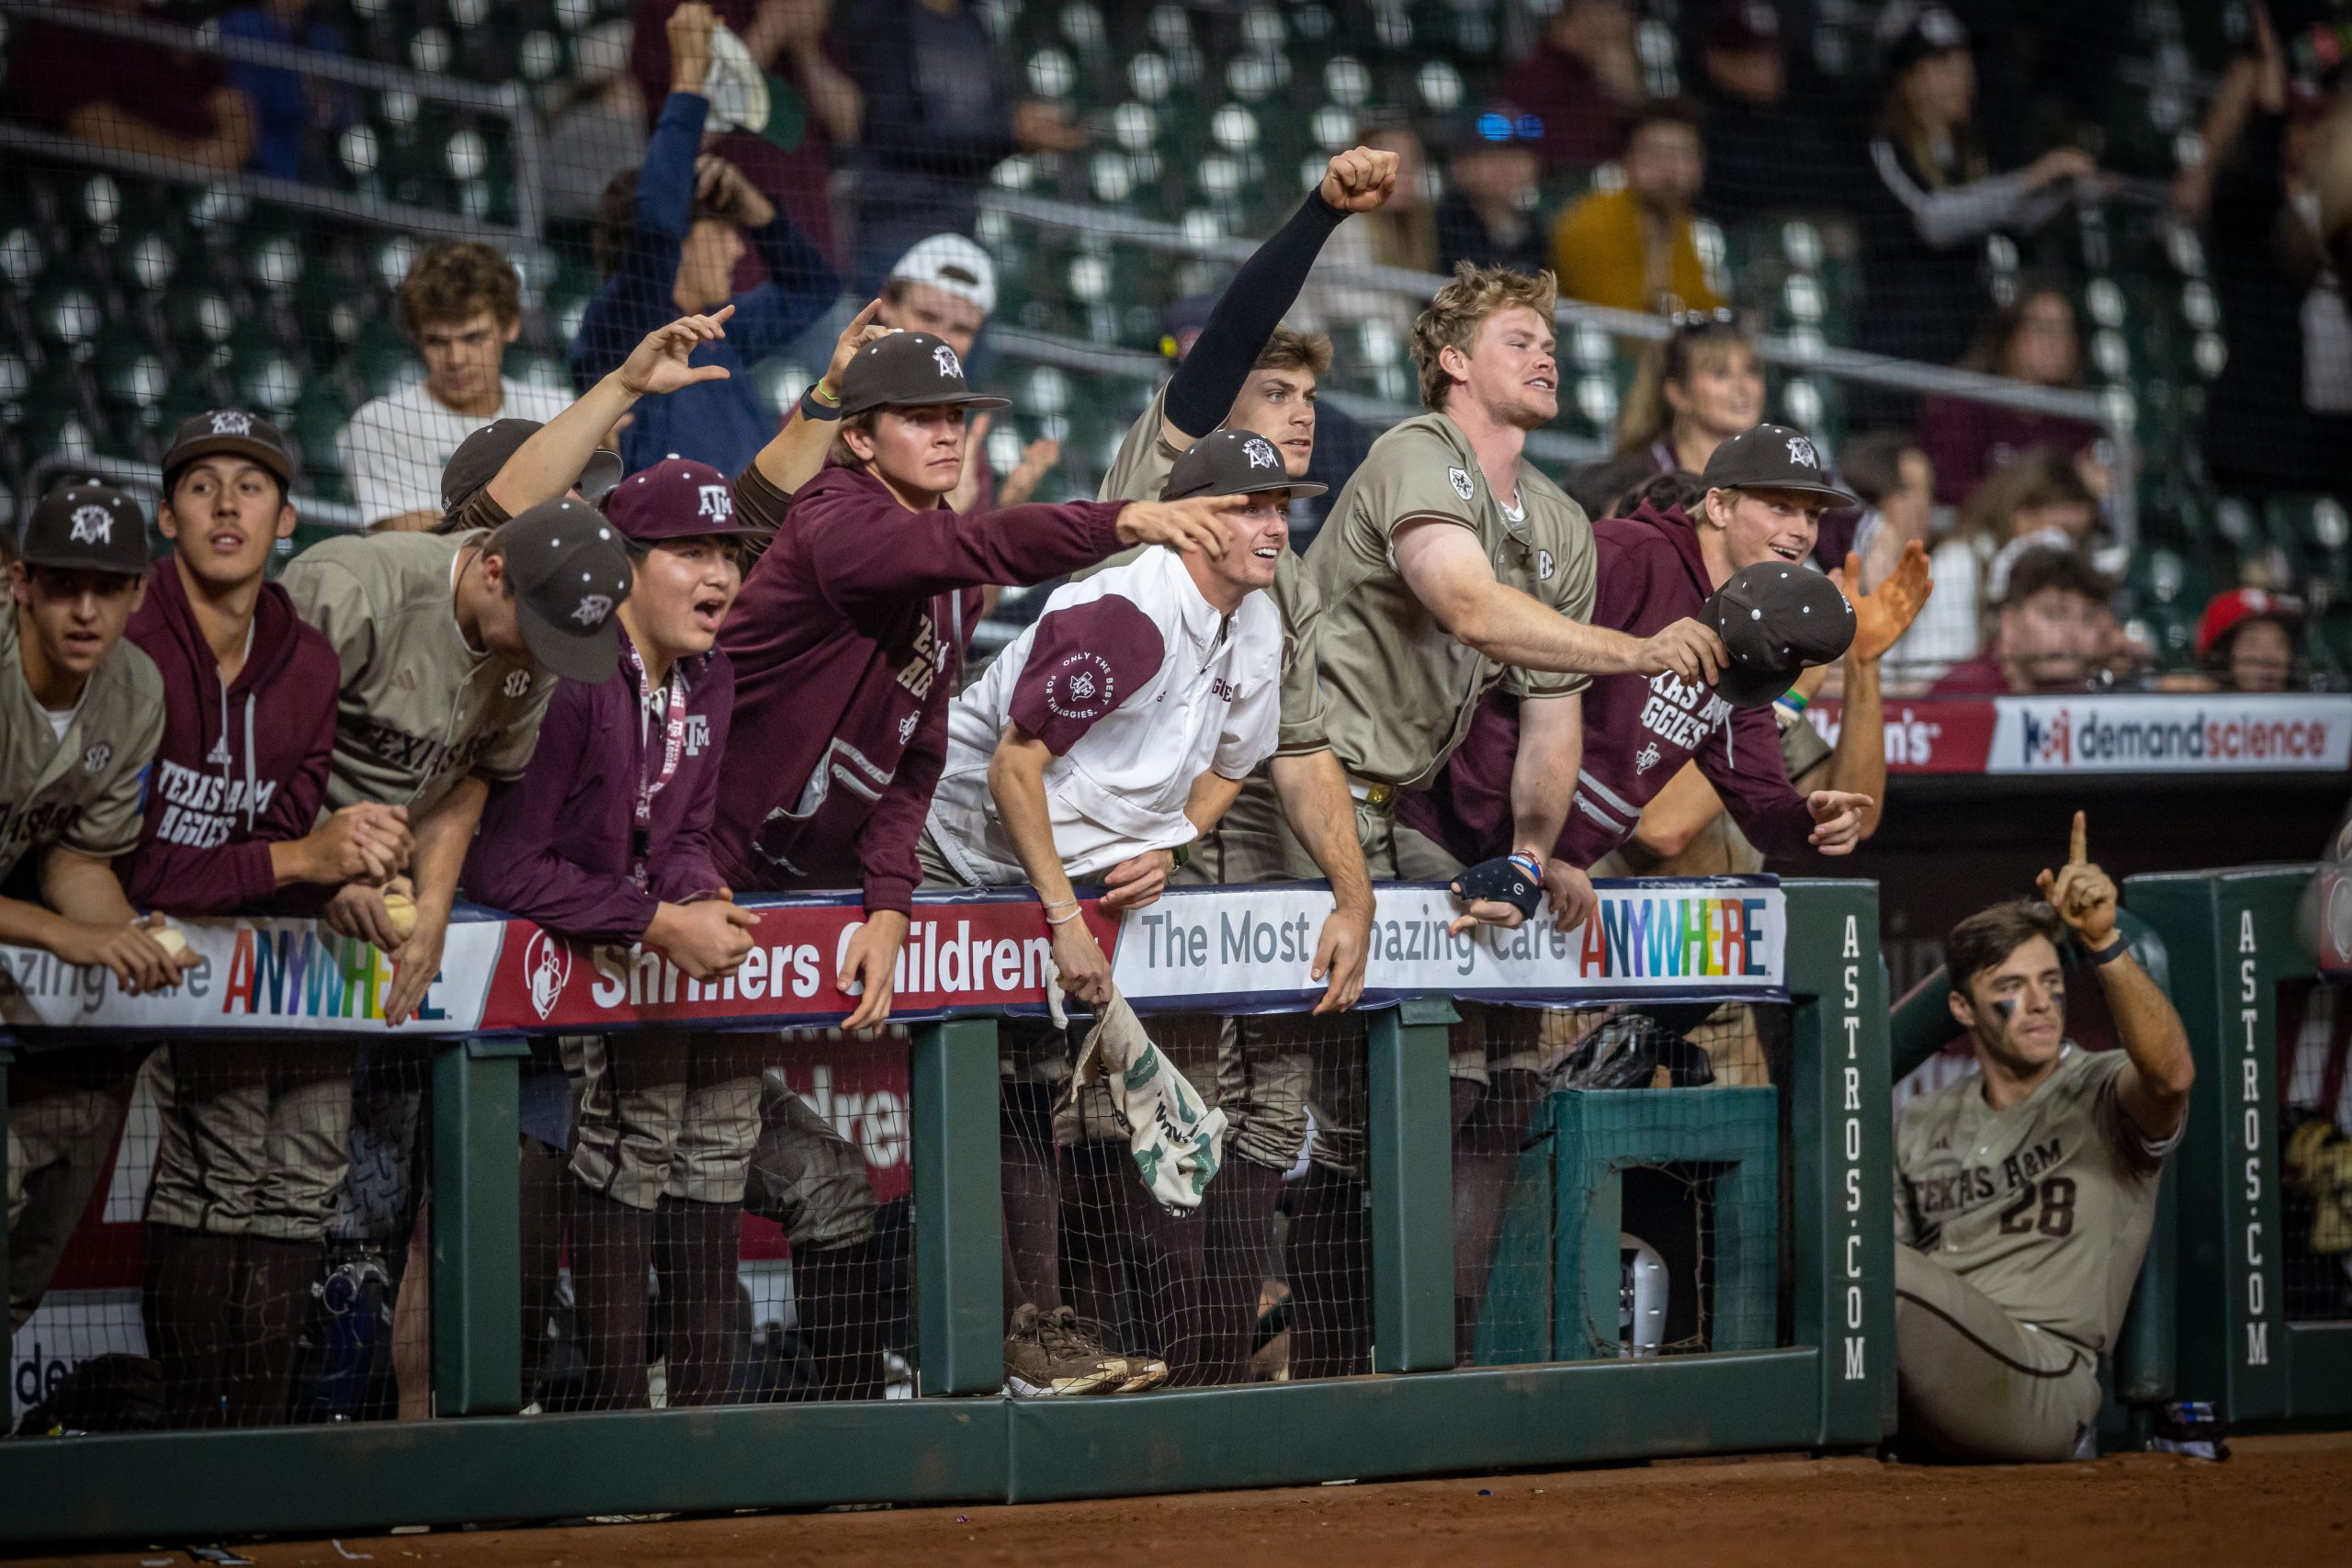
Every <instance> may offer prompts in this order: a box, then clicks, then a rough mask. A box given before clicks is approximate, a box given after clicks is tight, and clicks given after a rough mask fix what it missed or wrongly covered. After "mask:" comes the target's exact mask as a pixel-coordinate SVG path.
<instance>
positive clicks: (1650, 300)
mask: <svg viewBox="0 0 2352 1568" xmlns="http://www.w3.org/2000/svg"><path fill="white" fill-rule="evenodd" d="M1624 166H1625V183H1624V185H1623V186H1622V187H1621V188H1619V189H1617V190H1612V191H1600V190H1596V191H1594V192H1593V193H1592V194H1591V195H1589V196H1588V197H1585V198H1584V199H1583V200H1581V201H1579V202H1577V204H1576V205H1574V206H1573V207H1570V208H1569V209H1567V210H1566V211H1565V212H1563V213H1561V214H1560V218H1559V221H1558V222H1557V223H1555V225H1554V226H1553V229H1552V263H1553V265H1554V266H1555V268H1557V269H1558V271H1559V275H1560V292H1561V293H1562V294H1563V295H1565V296H1566V297H1567V298H1569V299H1583V300H1586V301H1588V302H1589V303H1591V304H1595V305H1611V306H1614V307H1616V308H1617V309H1618V310H1657V311H1675V310H1715V309H1717V308H1719V307H1720V306H1721V305H1722V304H1723V303H1724V301H1723V300H1722V299H1721V298H1720V297H1718V296H1717V295H1716V293H1715V291H1714V288H1713V286H1712V285H1710V284H1709V283H1708V281H1707V272H1706V268H1705V266H1704V265H1702V264H1701V262H1700V260H1699V249H1698V245H1697V244H1696V243H1695V242H1694V241H1693V239H1692V236H1691V204H1692V203H1693V202H1695V201H1696V200H1697V199H1698V197H1699V190H1700V187H1701V186H1702V184H1704V182H1705V177H1706V170H1707V160H1706V154H1705V152H1704V151H1703V150H1702V147H1701V145H1700V141H1699V109H1698V107H1697V106H1696V105H1694V104H1692V103H1691V102H1690V101H1689V100H1688V99H1683V98H1655V99H1652V100H1651V101H1650V102H1648V103H1646V104H1645V105H1643V106H1642V107H1640V108H1639V109H1637V110H1635V111H1634V116H1633V118H1632V120H1631V122H1630V123H1629V124H1628V126H1627V127H1626V131H1625V157H1624Z"/></svg>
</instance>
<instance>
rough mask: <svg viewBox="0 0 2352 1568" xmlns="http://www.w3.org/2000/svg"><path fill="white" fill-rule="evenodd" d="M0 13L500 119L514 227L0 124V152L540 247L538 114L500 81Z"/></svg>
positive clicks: (72, 18)
mask: <svg viewBox="0 0 2352 1568" xmlns="http://www.w3.org/2000/svg"><path fill="white" fill-rule="evenodd" d="M0 17H6V19H7V20H8V22H9V24H10V25H11V26H12V27H17V26H21V25H22V24H23V23H25V22H28V21H33V20H39V21H41V22H45V23H48V24H49V25H51V26H52V27H62V28H73V29H74V30H75V31H79V32H87V33H90V34H93V35H95V36H96V37H99V38H111V39H124V40H127V41H132V42H139V43H150V44H156V45H159V46H161V47H164V48H166V49H180V50H191V51H195V52H197V53H199V54H209V55H212V56H214V57H216V58H218V59H220V60H225V61H233V62H237V63H239V64H243V65H259V66H266V67H273V68H276V69H277V70H282V71H298V72H300V73H302V74H304V75H306V76H313V77H317V78H318V79H320V80H322V81H327V82H334V83H339V84H341V85H345V86H348V87H363V88H367V89H369V90H371V91H375V92H402V93H413V94H414V95H415V96H417V97H418V98H420V99H425V100H430V101H433V102H435V103H444V104H450V105H454V106H456V107H460V108H469V109H476V110H480V111H482V112H485V113H489V114H495V115H500V116H503V117H504V118H505V119H506V120H507V121H508V123H509V124H510V125H511V126H512V127H513V128H514V147H515V221H514V223H513V224H512V225H507V224H500V223H493V222H491V221H490V220H487V219H481V218H470V217H468V216H466V215H465V214H463V213H457V212H443V211H440V210H438V209H433V208H424V207H414V206H411V205H409V204H406V203H402V202H397V201H387V200H385V199H383V198H382V197H371V196H367V195H364V194H359V193H355V192H349V191H338V190H332V189H329V188H327V187H325V186H316V185H311V184H309V183H307V182H305V181H301V180H288V179H281V178H277V177H275V176H271V175H256V174H254V173H252V172H250V171H248V170H243V169H238V170H224V169H208V168H203V167H201V166H199V165H197V164H183V163H176V162H175V161H173V160H170V159H166V158H157V157H153V156H152V155H148V154H144V153H137V152H124V151H119V150H117V149H114V148H107V147H97V146H93V145H92V144H90V143H89V142H86V141H79V140H77V139H75V138H74V137H71V136H66V135H62V134H60V133H58V132H56V131H50V130H40V129H39V128H36V127H32V126H27V125H22V124H12V123H7V122H5V121H0V152H10V153H17V154H24V153H29V154H32V155H35V156H40V157H49V158H56V159H59V160H62V161H65V162H71V163H80V164H92V165H94V166H96V167H101V168H106V169H109V170H112V171H114V172H117V173H120V174H127V175H139V176H141V177H144V178H150V179H160V180H165V181H169V182H171V183H173V184H177V185H204V186H226V187H228V188H230V189H232V190H235V191H238V192H240V193H241V194H243V195H244V196H245V197H248V198H250V199H252V200H255V201H266V202H272V203H276V204H277V205H280V206H286V207H296V208H304V209H310V210H311V211H315V212H328V213H333V214H334V215H335V216H337V217H342V218H348V219H351V220H355V221H357V222H362V223H368V224H373V225H376V226H379V227H382V228H388V229H424V230H434V229H443V228H447V227H449V226H450V225H451V224H452V223H463V224H464V225H465V226H466V230H467V232H468V233H469V235H470V236H471V237H473V238H477V239H486V240H496V241H500V242H503V243H508V244H510V245H513V246H516V247H520V248H523V249H526V250H527V249H535V248H536V247H537V246H538V244H539V243H540V240H539V230H540V219H541V214H540V204H539V192H540V190H541V188H542V187H543V186H544V185H545V183H546V181H545V177H544V175H543V174H542V171H543V170H544V168H545V167H546V163H547V149H546V145H545V142H544V141H543V140H542V138H541V136H540V132H539V125H538V118H537V114H536V112H535V111H534V109H533V107H532V105H531V100H530V95H529V93H528V92H527V91H526V89H525V88H524V87H523V85H522V84H520V83H518V82H503V83H500V84H499V85H496V86H491V85H485V84H483V83H479V82H466V81H460V80H459V79H458V78H456V77H453V76H436V75H430V74H427V73H424V72H421V71H409V70H404V69H402V68H401V67H399V66H396V65H382V64H379V63H377V62H373V61H367V60H352V59H349V58H347V57H346V56H344V55H340V54H327V53H322V51H318V50H313V49H300V48H297V47H295V46H293V45H291V44H282V43H269V42H266V41H264V40H262V39H240V38H224V37H222V36H221V34H220V30H219V29H218V28H210V27H206V28H184V27H175V26H173V25H172V24H170V23H168V22H154V21H148V20H145V19H143V18H141V17H119V16H112V15H109V14H107V13H106V12H103V11H93V10H85V9H84V8H82V7H80V6H57V5H51V4H42V3H40V0H0Z"/></svg>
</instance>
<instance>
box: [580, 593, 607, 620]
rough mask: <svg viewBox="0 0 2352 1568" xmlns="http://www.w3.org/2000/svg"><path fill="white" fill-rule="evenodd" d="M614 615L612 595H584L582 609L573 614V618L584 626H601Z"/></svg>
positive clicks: (581, 599) (581, 602) (581, 597)
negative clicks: (607, 618)
mask: <svg viewBox="0 0 2352 1568" xmlns="http://www.w3.org/2000/svg"><path fill="white" fill-rule="evenodd" d="M612 613H613V601H612V596H611V595H610V594H605V593H582V595H581V596H580V608H578V609H577V610H574V611H572V612H571V618H572V619H573V620H575V621H578V622H579V623H580V624H581V625H582V626H603V625H604V624H605V616H606V615H611V614H612Z"/></svg>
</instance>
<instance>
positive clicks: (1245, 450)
mask: <svg viewBox="0 0 2352 1568" xmlns="http://www.w3.org/2000/svg"><path fill="white" fill-rule="evenodd" d="M1241 455H1242V456H1243V457H1247V458H1249V459H1250V467H1251V468H1272V467H1273V466H1274V463H1275V461H1276V459H1275V457H1274V449H1273V448H1272V446H1268V445H1267V444H1266V439H1265V437H1264V436H1262V435H1253V436H1251V437H1250V439H1249V440H1247V441H1245V442H1243V443H1242V444H1241Z"/></svg>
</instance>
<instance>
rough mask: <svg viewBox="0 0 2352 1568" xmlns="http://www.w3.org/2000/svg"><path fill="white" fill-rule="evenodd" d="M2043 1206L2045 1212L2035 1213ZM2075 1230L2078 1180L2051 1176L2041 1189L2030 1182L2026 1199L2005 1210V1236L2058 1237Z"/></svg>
mask: <svg viewBox="0 0 2352 1568" xmlns="http://www.w3.org/2000/svg"><path fill="white" fill-rule="evenodd" d="M2036 1205H2039V1206H2040V1208H2041V1213H2040V1214H2039V1215H2037V1214H2035V1213H2033V1212H2032V1211H2033V1210H2034V1208H2035V1207H2036ZM2074 1229H2075V1179H2074V1178H2073V1177H2071V1176H2048V1177H2044V1178H2042V1179H2041V1185H2040V1186H2038V1187H2037V1186H2034V1185H2033V1184H2031V1183H2028V1184H2027V1187H2026V1190H2025V1194H2024V1196H2022V1197H2020V1198H2019V1199H2018V1201H2016V1202H2014V1203H2012V1204H2010V1205H2009V1206H2008V1207H2007V1208H2006V1209H2004V1210H2002V1211H2001V1234H2002V1235H2025V1234H2026V1233H2027V1232H2029V1231H2035V1230H2038V1231H2040V1232H2041V1234H2042V1235H2046V1236H2050V1237H2052V1238H2056V1237H2059V1236H2064V1235H2073V1234H2074Z"/></svg>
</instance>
